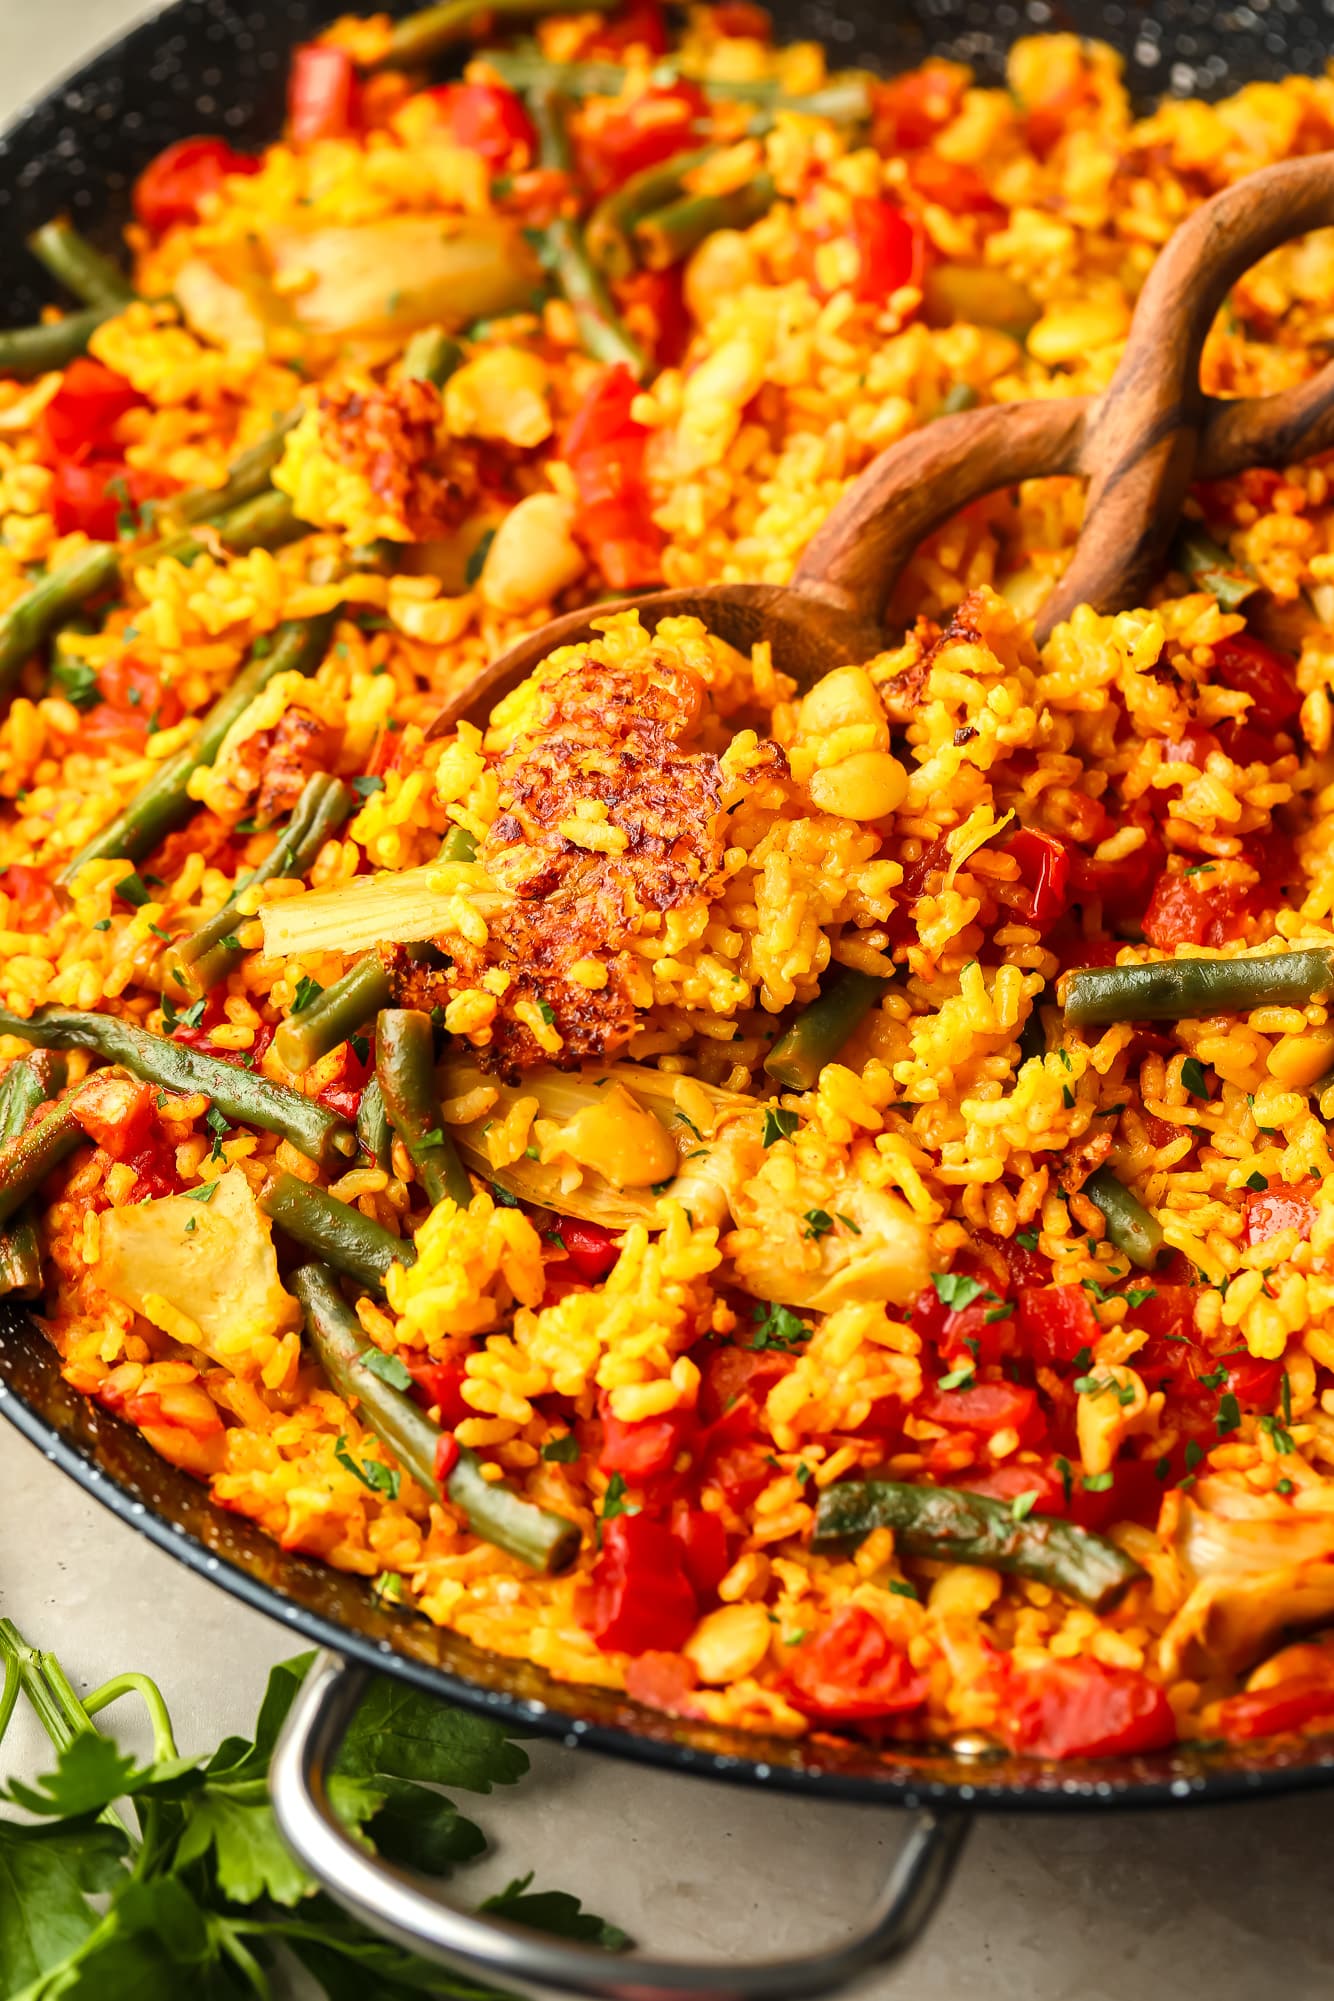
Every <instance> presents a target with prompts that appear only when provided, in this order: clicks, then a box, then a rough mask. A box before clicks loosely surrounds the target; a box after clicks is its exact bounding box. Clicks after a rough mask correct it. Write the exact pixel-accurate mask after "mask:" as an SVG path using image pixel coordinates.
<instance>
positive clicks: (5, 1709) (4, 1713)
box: [0, 1653, 23, 1739]
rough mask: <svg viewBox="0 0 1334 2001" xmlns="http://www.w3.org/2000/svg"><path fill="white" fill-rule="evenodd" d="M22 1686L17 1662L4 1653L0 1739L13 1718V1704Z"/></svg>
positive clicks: (0, 1695)
mask: <svg viewBox="0 0 1334 2001" xmlns="http://www.w3.org/2000/svg"><path fill="white" fill-rule="evenodd" d="M22 1686H23V1680H22V1677H21V1676H20V1674H19V1664H18V1662H17V1661H16V1660H15V1658H14V1656H13V1654H8V1653H7V1654H6V1655H5V1679H4V1683H3V1686H0V1739H3V1737H4V1734H5V1732H6V1730H8V1728H9V1726H10V1723H11V1722H12V1720H13V1716H14V1706H15V1704H16V1703H17V1701H18V1699H19V1690H20V1689H21V1688H22Z"/></svg>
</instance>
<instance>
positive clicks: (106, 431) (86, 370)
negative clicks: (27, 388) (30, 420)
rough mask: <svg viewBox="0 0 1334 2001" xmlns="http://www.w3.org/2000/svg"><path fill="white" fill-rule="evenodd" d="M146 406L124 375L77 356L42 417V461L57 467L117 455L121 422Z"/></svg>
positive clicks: (84, 356)
mask: <svg viewBox="0 0 1334 2001" xmlns="http://www.w3.org/2000/svg"><path fill="white" fill-rule="evenodd" d="M143 402H144V398H143V397H142V396H141V395H140V394H139V392H138V390H137V389H135V388H133V387H132V386H131V384H130V383H128V382H127V381H126V380H125V377H124V376H123V375H117V374H116V372H115V370H114V369H111V368H104V367H103V365H102V363H101V362H100V361H93V360H92V359H91V358H90V357H89V356H88V355H86V354H81V355H78V356H76V358H75V359H74V360H73V361H72V362H71V363H70V365H69V367H68V368H67V369H66V370H65V375H64V379H63V381H62V382H61V385H60V387H59V389H57V391H56V393H55V395H54V396H53V397H52V398H51V401H50V402H49V403H48V404H47V406H46V408H45V409H44V410H43V412H42V414H41V416H40V418H39V419H38V422H37V436H38V440H39V442H40V447H41V453H42V457H43V458H44V459H45V460H46V461H47V463H48V464H54V463H55V462H56V461H57V460H59V459H75V458H92V457H99V458H104V457H107V456H114V455H115V454H116V452H117V450H118V447H117V442H116V426H117V424H119V422H120V420H121V418H122V417H123V416H124V415H125V413H126V411H127V410H135V409H138V408H140V407H141V406H142V404H143Z"/></svg>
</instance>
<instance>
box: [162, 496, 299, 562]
mask: <svg viewBox="0 0 1334 2001" xmlns="http://www.w3.org/2000/svg"><path fill="white" fill-rule="evenodd" d="M196 525H197V526H198V527H199V528H201V529H202V528H204V527H207V528H209V529H210V530H211V532H212V534H213V536H214V537H216V539H217V540H218V541H219V542H221V543H222V544H223V546H224V547H225V548H227V549H230V550H231V551H232V553H233V555H238V556H243V555H245V554H246V552H247V550H250V549H282V548H284V547H285V546H286V545H287V543H289V542H299V541H300V540H301V537H302V536H303V535H309V533H310V528H309V526H308V525H307V523H306V522H304V521H298V520H297V518H296V510H295V509H294V508H293V506H292V503H291V500H290V499H289V498H288V496H287V495H286V494H285V493H279V492H278V491H277V490H276V489H274V488H272V487H271V488H269V489H268V490H267V491H266V492H263V493H257V494H256V495H255V496H254V498H253V499H251V500H245V501H242V502H241V504H240V506H238V507H233V508H231V509H229V510H228V512H227V513H225V514H219V515H218V516H217V517H216V518H213V517H210V518H209V519H208V521H207V522H204V521H200V522H199V523H197V524H196ZM207 548H208V542H207V541H206V540H205V539H204V537H203V535H202V534H196V533H195V532H194V529H182V530H181V531H180V533H179V534H171V535H164V536H163V537H162V538H161V540H160V541H157V542H149V543H146V544H145V545H143V546H142V547H140V548H137V549H132V550H131V551H130V552H129V555H128V558H127V560H128V561H129V562H130V563H131V564H133V565H134V567H135V568H141V567H142V566H143V565H144V564H145V563H160V562H162V561H163V560H164V558H166V557H169V556H170V557H174V558H175V560H176V561H177V562H178V563H193V562H194V561H195V560H196V559H197V558H198V557H200V556H202V555H203V554H204V553H205V551H206V550H207Z"/></svg>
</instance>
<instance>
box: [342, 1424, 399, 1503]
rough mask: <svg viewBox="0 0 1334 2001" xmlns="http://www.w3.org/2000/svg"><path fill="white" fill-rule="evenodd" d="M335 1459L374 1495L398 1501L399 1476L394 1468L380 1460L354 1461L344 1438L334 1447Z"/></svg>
mask: <svg viewBox="0 0 1334 2001" xmlns="http://www.w3.org/2000/svg"><path fill="white" fill-rule="evenodd" d="M334 1458H335V1459H336V1460H337V1461H338V1463H339V1465H340V1466H343V1467H345V1468H346V1469H347V1471H348V1472H349V1473H351V1474H353V1475H355V1477H356V1478H357V1479H358V1480H360V1482H361V1484H362V1486H363V1487H365V1488H367V1489H368V1490H369V1491H370V1492H371V1493H372V1494H383V1495H384V1496H385V1497H386V1499H388V1500H390V1501H396V1500H397V1499H398V1489H399V1476H398V1474H397V1473H396V1472H395V1470H394V1468H393V1467H392V1466H386V1465H384V1464H383V1462H382V1461H381V1460H379V1459H354V1458H353V1457H352V1454H351V1453H350V1452H349V1451H348V1449H347V1440H346V1438H344V1437H342V1436H340V1437H339V1440H338V1443H337V1444H336V1445H335V1446H334Z"/></svg>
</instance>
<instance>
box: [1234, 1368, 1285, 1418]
mask: <svg viewBox="0 0 1334 2001" xmlns="http://www.w3.org/2000/svg"><path fill="white" fill-rule="evenodd" d="M1282 1384H1283V1358H1282V1356H1280V1357H1279V1359H1278V1360H1277V1361H1275V1362H1266V1361H1262V1360H1261V1358H1260V1357H1259V1356H1258V1355H1237V1356H1235V1357H1234V1358H1233V1359H1232V1360H1231V1361H1229V1362H1228V1365H1227V1385H1226V1387H1227V1388H1228V1389H1229V1390H1231V1392H1232V1394H1233V1396H1234V1397H1235V1398H1236V1399H1237V1402H1238V1403H1239V1404H1240V1405H1241V1407H1242V1409H1243V1410H1272V1409H1273V1408H1274V1405H1275V1404H1276V1403H1277V1402H1278V1397H1279V1391H1280V1389H1281V1388H1282Z"/></svg>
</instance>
